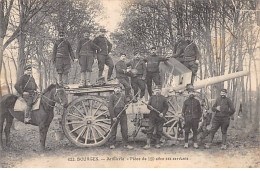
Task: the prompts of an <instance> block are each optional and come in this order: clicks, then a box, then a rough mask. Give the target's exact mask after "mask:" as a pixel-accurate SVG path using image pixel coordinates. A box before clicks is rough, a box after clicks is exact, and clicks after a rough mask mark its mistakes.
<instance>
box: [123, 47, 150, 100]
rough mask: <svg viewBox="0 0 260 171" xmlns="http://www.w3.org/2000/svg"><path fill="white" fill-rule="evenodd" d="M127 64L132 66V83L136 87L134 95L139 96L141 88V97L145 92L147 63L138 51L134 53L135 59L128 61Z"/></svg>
mask: <svg viewBox="0 0 260 171" xmlns="http://www.w3.org/2000/svg"><path fill="white" fill-rule="evenodd" d="M127 66H131V71H132V72H131V73H132V75H131V85H132V88H133V89H134V97H138V95H137V93H138V89H140V90H141V92H140V98H143V97H144V94H145V78H146V64H145V62H144V61H143V60H142V59H141V58H140V54H139V53H138V52H135V53H134V59H133V60H131V61H130V62H129V63H127Z"/></svg>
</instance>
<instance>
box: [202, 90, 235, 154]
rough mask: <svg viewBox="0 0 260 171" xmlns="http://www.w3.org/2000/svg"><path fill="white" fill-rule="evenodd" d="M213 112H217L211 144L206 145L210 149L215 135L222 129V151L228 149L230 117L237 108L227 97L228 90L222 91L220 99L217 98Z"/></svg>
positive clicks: (213, 123)
mask: <svg viewBox="0 0 260 171" xmlns="http://www.w3.org/2000/svg"><path fill="white" fill-rule="evenodd" d="M212 111H213V112H216V114H215V116H214V117H213V120H212V127H211V131H210V142H209V143H206V144H205V148H210V146H211V144H212V141H213V139H214V136H215V133H216V132H217V131H218V129H219V127H221V132H222V146H221V149H222V150H226V149H227V144H226V142H227V130H228V127H229V123H230V117H231V116H232V115H233V114H234V113H235V108H234V105H233V103H232V101H231V100H230V99H229V98H228V97H227V90H226V89H222V90H221V92H220V97H218V98H217V100H216V102H215V104H214V105H213V107H212Z"/></svg>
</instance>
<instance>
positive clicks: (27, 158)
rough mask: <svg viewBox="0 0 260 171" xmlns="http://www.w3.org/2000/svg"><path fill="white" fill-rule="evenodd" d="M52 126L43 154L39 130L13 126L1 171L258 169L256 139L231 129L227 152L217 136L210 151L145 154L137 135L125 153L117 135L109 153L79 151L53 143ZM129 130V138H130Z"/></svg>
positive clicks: (168, 148) (176, 146) (177, 148)
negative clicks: (52, 170) (55, 170)
mask: <svg viewBox="0 0 260 171" xmlns="http://www.w3.org/2000/svg"><path fill="white" fill-rule="evenodd" d="M53 127H54V125H53V124H52V125H51V128H50V130H49V132H48V136H47V141H46V146H47V151H46V152H45V153H40V152H39V134H38V127H35V126H30V125H25V124H23V123H21V122H19V123H18V122H17V123H16V128H17V129H18V130H12V132H11V148H10V149H6V150H5V151H2V152H1V154H0V159H1V160H0V164H1V165H0V167H2V168H6V167H7V168H10V167H15V168H17V167H18V168H24V167H30V168H39V167H61V168H63V167H77V168H78V167H155V168H157V167H166V168H167V167H185V168H187V167H246V168H248V167H260V157H259V156H260V154H259V153H260V150H259V136H258V135H255V134H253V135H252V134H249V135H248V136H242V135H243V133H242V130H239V129H237V128H232V126H230V128H229V132H228V135H229V137H228V142H229V143H228V149H227V150H225V151H223V150H220V145H221V138H220V135H219V132H218V133H217V135H216V137H215V139H214V143H213V145H212V148H211V149H208V150H206V149H204V148H203V146H202V145H200V148H199V149H194V148H193V147H192V144H190V148H188V149H184V148H183V144H184V142H173V141H167V142H166V143H165V145H164V146H163V147H162V148H161V149H155V148H151V149H150V150H144V149H142V147H143V146H144V145H145V135H144V134H142V133H141V132H140V133H139V134H138V137H137V141H136V142H133V140H132V138H130V139H129V140H130V144H131V145H133V146H134V147H135V149H134V150H127V149H124V148H123V147H122V146H121V144H120V140H121V136H120V131H118V133H119V135H118V145H117V146H116V147H117V148H116V149H114V150H110V149H109V148H108V145H105V146H102V147H97V148H78V147H76V146H74V145H73V144H72V143H70V142H69V141H68V140H67V139H66V138H64V139H63V140H62V141H59V142H57V141H56V140H55V136H54V131H53ZM131 133H132V132H131V129H129V134H131Z"/></svg>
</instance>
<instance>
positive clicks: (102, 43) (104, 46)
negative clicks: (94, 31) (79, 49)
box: [93, 36, 112, 55]
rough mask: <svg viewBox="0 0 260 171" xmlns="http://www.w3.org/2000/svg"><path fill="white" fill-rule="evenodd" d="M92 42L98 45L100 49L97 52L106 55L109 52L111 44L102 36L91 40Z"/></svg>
mask: <svg viewBox="0 0 260 171" xmlns="http://www.w3.org/2000/svg"><path fill="white" fill-rule="evenodd" d="M93 43H95V44H96V45H98V46H99V49H101V51H99V52H98V54H102V55H108V54H109V53H110V52H111V49H112V44H111V43H110V42H109V41H108V40H107V38H106V37H104V36H98V37H96V38H95V39H94V40H93Z"/></svg>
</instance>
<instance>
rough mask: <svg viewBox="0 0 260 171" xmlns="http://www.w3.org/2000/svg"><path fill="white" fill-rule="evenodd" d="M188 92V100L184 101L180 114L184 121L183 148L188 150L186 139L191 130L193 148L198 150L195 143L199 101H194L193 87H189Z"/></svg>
mask: <svg viewBox="0 0 260 171" xmlns="http://www.w3.org/2000/svg"><path fill="white" fill-rule="evenodd" d="M188 92H189V94H190V95H189V98H188V99H186V100H185V101H184V104H183V107H182V113H183V115H184V121H185V126H184V130H185V135H184V136H185V138H184V139H185V140H184V141H185V145H184V148H188V147H189V144H188V138H189V131H190V129H192V132H193V147H194V148H196V149H197V148H199V146H198V143H197V131H198V127H199V121H200V118H201V115H202V111H201V106H200V102H199V100H197V99H195V92H194V87H193V86H190V87H189V89H188Z"/></svg>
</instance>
